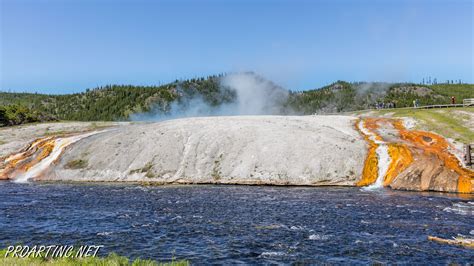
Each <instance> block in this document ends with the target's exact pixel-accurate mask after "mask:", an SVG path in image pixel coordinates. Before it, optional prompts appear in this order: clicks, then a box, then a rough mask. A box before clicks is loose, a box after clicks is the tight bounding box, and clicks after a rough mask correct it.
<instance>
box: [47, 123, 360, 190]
mask: <svg viewBox="0 0 474 266" xmlns="http://www.w3.org/2000/svg"><path fill="white" fill-rule="evenodd" d="M355 119H356V118H354V117H348V116H231V117H202V118H187V119H177V120H169V121H165V122H159V123H149V124H135V125H128V126H122V127H119V128H118V129H116V130H111V131H109V132H105V133H101V134H98V135H94V136H91V137H89V138H86V139H82V140H80V141H78V142H77V143H75V144H74V145H72V146H71V147H69V148H68V149H67V150H66V151H65V153H64V154H63V156H62V158H61V161H60V162H59V163H58V164H57V165H56V166H55V167H54V168H52V169H51V170H50V171H49V172H48V173H47V174H46V175H45V176H44V177H43V178H44V179H54V180H77V181H86V180H89V181H156V182H162V183H223V184H276V185H353V184H355V183H356V182H357V180H358V179H359V178H360V176H361V172H362V168H363V164H364V160H365V157H366V152H367V146H366V143H365V141H364V140H363V138H362V137H361V135H360V134H359V133H358V132H357V131H356V130H355V128H354V123H355ZM74 160H84V161H86V162H87V166H85V167H84V168H81V169H67V167H66V165H67V163H68V162H71V161H74ZM69 165H71V164H69Z"/></svg>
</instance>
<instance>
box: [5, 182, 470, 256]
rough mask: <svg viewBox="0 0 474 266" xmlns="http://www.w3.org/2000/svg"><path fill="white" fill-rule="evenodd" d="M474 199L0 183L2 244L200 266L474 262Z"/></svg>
mask: <svg viewBox="0 0 474 266" xmlns="http://www.w3.org/2000/svg"><path fill="white" fill-rule="evenodd" d="M473 202H474V199H473V198H472V196H466V197H464V198H460V197H457V196H456V195H453V194H441V193H416V192H399V191H398V192H397V191H391V190H387V189H382V190H376V191H363V190H361V189H359V188H334V187H323V188H311V187H269V186H204V185H203V186H162V187H147V186H140V185H135V184H67V183H27V184H17V183H13V182H0V245H1V247H2V248H4V247H5V246H6V245H10V244H17V243H21V244H29V245H35V244H36V245H41V244H42V245H52V244H55V245H58V244H69V245H71V244H73V245H80V244H95V245H104V246H105V248H104V249H103V250H101V254H100V255H105V254H106V253H108V252H112V251H114V252H117V253H119V254H121V255H125V256H129V257H131V258H136V257H142V258H150V259H156V260H159V261H167V260H170V259H171V258H172V257H175V258H178V259H188V260H190V261H191V262H192V263H197V264H208V263H239V262H240V263H259V264H262V263H293V262H301V263H322V262H328V263H350V264H358V263H374V262H399V263H407V264H413V263H421V264H426V263H431V264H433V263H434V264H439V263H442V264H445V263H449V262H457V263H462V264H466V263H474V250H470V249H466V248H462V247H457V246H450V245H444V244H438V243H435V242H430V241H428V240H427V237H428V235H433V236H438V237H443V238H451V237H453V236H457V235H458V234H462V235H465V236H468V237H471V238H472V237H474V222H473V221H474V203H473Z"/></svg>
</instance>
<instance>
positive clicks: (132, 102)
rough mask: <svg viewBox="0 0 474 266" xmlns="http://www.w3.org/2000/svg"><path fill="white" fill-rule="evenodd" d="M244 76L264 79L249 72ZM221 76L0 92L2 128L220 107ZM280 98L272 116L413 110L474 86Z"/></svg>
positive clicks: (362, 87)
mask: <svg viewBox="0 0 474 266" xmlns="http://www.w3.org/2000/svg"><path fill="white" fill-rule="evenodd" d="M247 74H248V75H252V76H253V77H254V78H256V79H258V80H262V79H263V78H261V77H259V76H257V75H255V74H253V73H247ZM224 77H225V76H224V75H216V76H209V77H206V78H196V79H189V80H184V81H178V80H177V81H175V82H172V83H170V84H166V85H162V86H133V85H108V86H103V87H99V88H95V89H88V90H86V91H85V92H82V93H75V94H67V95H45V94H36V93H34V94H33V93H7V92H0V125H15V124H21V123H26V122H36V121H48V120H77V121H99V120H104V121H112V120H129V119H130V117H131V115H132V114H141V113H150V112H151V113H155V114H166V113H169V112H171V109H172V108H173V106H175V103H180V102H183V101H187V100H189V99H195V98H198V99H199V100H200V102H203V103H204V104H206V105H207V106H211V107H219V106H221V105H223V104H229V103H234V102H236V101H238V98H239V95H238V94H239V91H238V90H236V89H234V88H232V87H230V86H228V85H223V83H222V82H221V80H222V78H224ZM267 83H271V82H267ZM255 84H263V83H261V82H260V83H255ZM271 84H273V83H271ZM267 85H268V84H267ZM255 86H257V85H255ZM272 86H273V85H272ZM250 89H251V90H250V91H252V90H253V91H255V90H258V89H259V88H250ZM279 89H280V88H279ZM246 93H248V91H247V92H246ZM278 95H280V96H278V97H280V98H281V97H284V99H278V101H277V102H275V104H278V105H280V107H281V108H274V109H272V110H279V111H278V113H272V114H313V113H328V112H341V111H354V110H361V109H368V108H373V107H375V106H376V105H377V104H380V103H384V104H387V103H390V104H394V105H395V106H396V107H407V106H412V103H413V100H415V99H418V100H419V102H420V104H421V105H427V104H448V103H450V98H451V96H455V97H456V100H457V102H462V100H463V99H464V98H474V85H473V84H438V85H420V84H410V83H399V84H389V83H367V82H358V83H348V82H344V81H337V82H335V83H333V84H331V85H329V86H325V87H323V88H320V89H314V90H308V91H301V92H297V91H292V92H288V93H284V94H278ZM247 96H248V95H247Z"/></svg>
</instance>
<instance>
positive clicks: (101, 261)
mask: <svg viewBox="0 0 474 266" xmlns="http://www.w3.org/2000/svg"><path fill="white" fill-rule="evenodd" d="M6 252H7V251H6V249H3V250H0V264H1V265H6V266H10V265H11V266H43V265H45V266H66V265H77V266H86V265H104V266H106V265H111V266H125V265H133V266H186V265H190V263H189V261H186V260H178V261H174V260H173V261H171V262H166V263H159V262H156V261H153V260H143V259H135V260H134V261H132V262H131V261H130V260H129V259H128V258H127V257H124V256H119V255H117V254H115V253H111V254H109V255H108V256H107V257H87V258H54V259H51V258H44V257H37V258H31V257H30V258H13V257H11V256H8V257H6V258H5V254H6Z"/></svg>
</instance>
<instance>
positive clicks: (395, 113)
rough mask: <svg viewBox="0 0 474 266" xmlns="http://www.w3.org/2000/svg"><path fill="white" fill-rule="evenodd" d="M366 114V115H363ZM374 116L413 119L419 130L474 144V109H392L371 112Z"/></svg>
mask: <svg viewBox="0 0 474 266" xmlns="http://www.w3.org/2000/svg"><path fill="white" fill-rule="evenodd" d="M362 114H364V113H362ZM365 114H369V115H373V116H391V117H411V118H414V119H415V120H416V121H417V122H418V124H417V125H416V128H417V129H420V130H427V131H433V132H435V133H438V134H440V135H442V136H444V137H448V138H452V139H454V140H456V141H459V142H463V143H473V142H474V128H473V126H474V107H464V108H446V109H392V110H377V111H370V112H367V113H365Z"/></svg>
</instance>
